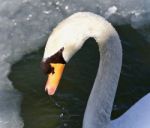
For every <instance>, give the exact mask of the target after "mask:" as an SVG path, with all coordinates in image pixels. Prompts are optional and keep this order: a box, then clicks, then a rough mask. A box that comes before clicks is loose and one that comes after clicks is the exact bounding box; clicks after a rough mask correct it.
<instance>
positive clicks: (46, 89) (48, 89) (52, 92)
mask: <svg viewBox="0 0 150 128" xmlns="http://www.w3.org/2000/svg"><path fill="white" fill-rule="evenodd" d="M55 90H56V89H55V88H47V87H45V92H47V93H48V95H49V96H52V95H54V93H55Z"/></svg>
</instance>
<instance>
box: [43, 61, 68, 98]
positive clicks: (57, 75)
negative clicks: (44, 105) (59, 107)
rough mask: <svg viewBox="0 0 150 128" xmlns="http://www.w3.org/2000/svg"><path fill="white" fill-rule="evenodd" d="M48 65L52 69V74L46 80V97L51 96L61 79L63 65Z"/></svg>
mask: <svg viewBox="0 0 150 128" xmlns="http://www.w3.org/2000/svg"><path fill="white" fill-rule="evenodd" d="M50 65H51V66H52V67H53V68H54V72H53V73H50V74H48V80H47V82H46V86H45V91H47V92H48V95H53V94H54V93H55V91H56V89H57V87H58V84H59V81H60V79H61V77H62V73H63V71H64V67H65V64H61V63H51V64H50Z"/></svg>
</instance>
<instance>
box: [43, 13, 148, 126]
mask: <svg viewBox="0 0 150 128" xmlns="http://www.w3.org/2000/svg"><path fill="white" fill-rule="evenodd" d="M89 37H93V38H94V39H95V40H96V42H97V43H98V46H99V51H100V58H101V60H100V65H99V68H98V72H97V76H96V79H95V82H94V85H93V89H92V91H91V94H90V97H89V100H88V103H87V107H86V111H85V115H84V120H83V128H150V94H147V95H146V96H145V97H144V98H142V99H141V100H140V101H139V102H138V103H136V104H135V105H134V106H133V107H132V108H131V109H129V110H128V111H127V112H126V113H125V114H123V115H122V116H121V117H120V118H118V119H116V120H113V121H111V120H110V115H111V111H112V105H113V101H114V97H115V93H116V88H117V84H118V79H119V75H120V70H121V65H122V47H121V43H120V39H119V36H118V34H117V32H116V30H115V29H114V28H113V27H112V25H111V24H110V23H109V22H107V21H106V20H105V19H104V18H102V17H100V16H98V15H96V14H93V13H90V12H79V13H75V14H73V15H72V16H70V17H69V18H67V19H65V20H63V21H62V22H61V23H60V24H58V26H57V27H56V28H55V29H54V30H53V32H52V34H51V36H50V37H49V39H48V42H47V44H46V47H45V52H44V57H43V69H44V71H45V72H46V73H48V81H47V84H46V87H45V89H46V91H48V94H49V95H53V94H54V92H55V90H56V88H57V85H58V83H59V80H60V78H61V74H62V72H63V69H64V65H65V63H67V62H68V61H69V60H70V58H71V57H72V56H73V55H74V54H75V53H76V52H77V51H78V50H79V49H80V48H81V47H82V45H83V44H84V42H85V40H87V39H88V38H89Z"/></svg>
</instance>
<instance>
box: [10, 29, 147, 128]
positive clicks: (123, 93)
mask: <svg viewBox="0 0 150 128" xmlns="http://www.w3.org/2000/svg"><path fill="white" fill-rule="evenodd" d="M116 29H117V31H118V32H119V35H120V38H121V40H122V46H123V66H122V71H121V76H120V80H119V85H118V90H117V95H116V98H115V103H114V107H113V111H112V116H111V117H112V119H114V118H117V117H119V116H120V115H121V114H122V113H124V112H125V111H126V110H127V109H128V108H129V107H131V106H132V105H133V104H134V103H135V102H136V101H138V100H139V99H140V98H141V97H143V96H144V95H145V94H147V93H148V92H150V59H149V58H150V43H149V42H146V40H145V39H144V38H143V37H142V36H141V35H140V34H139V33H138V32H137V31H135V30H134V29H132V28H131V27H130V26H120V27H116ZM42 56H43V48H41V49H40V50H39V51H35V52H34V53H32V54H29V55H26V56H24V57H23V58H22V60H21V61H19V62H17V63H16V64H14V65H13V67H12V71H11V73H10V75H9V78H10V79H11V81H12V82H13V85H14V86H15V88H17V89H18V90H19V91H20V92H22V94H23V100H22V105H21V116H22V117H23V120H24V123H25V126H24V128H81V125H82V118H83V113H84V109H85V106H86V102H87V99H88V96H89V94H90V90H91V88H92V84H93V82H94V78H95V75H96V70H97V67H98V62H99V53H98V47H97V45H96V43H95V41H94V40H93V39H89V40H88V41H87V42H86V43H85V45H84V47H83V48H82V50H80V51H79V52H78V53H77V54H76V55H75V56H74V57H73V58H72V59H71V61H70V62H69V63H68V64H67V66H66V69H65V72H64V75H63V78H62V80H61V83H60V86H59V88H58V90H57V93H56V95H55V96H53V97H49V96H47V95H46V94H45V92H44V85H45V81H46V76H44V74H43V73H42V71H41V69H40V61H41V59H42Z"/></svg>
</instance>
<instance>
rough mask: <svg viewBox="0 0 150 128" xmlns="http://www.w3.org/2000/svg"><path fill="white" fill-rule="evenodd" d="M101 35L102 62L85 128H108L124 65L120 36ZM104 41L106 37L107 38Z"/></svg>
mask: <svg viewBox="0 0 150 128" xmlns="http://www.w3.org/2000/svg"><path fill="white" fill-rule="evenodd" d="M110 30H111V32H110V33H109V34H108V33H107V34H105V33H104V34H105V35H102V34H101V36H100V37H101V38H102V37H103V39H102V40H100V39H99V37H98V38H95V39H96V40H97V43H98V46H99V51H100V62H99V67H98V72H97V76H96V78H95V82H94V85H93V88H92V91H91V94H90V97H89V100H88V103H87V107H86V110H85V115H84V120H83V128H107V126H108V125H109V122H110V116H111V111H112V106H113V102H114V97H115V93H116V89H117V85H118V79H119V75H120V70H121V65H122V48H121V43H120V39H119V36H118V34H117V33H116V31H115V30H114V29H113V28H112V27H111V28H110ZM106 35H107V38H105V40H104V37H106Z"/></svg>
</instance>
